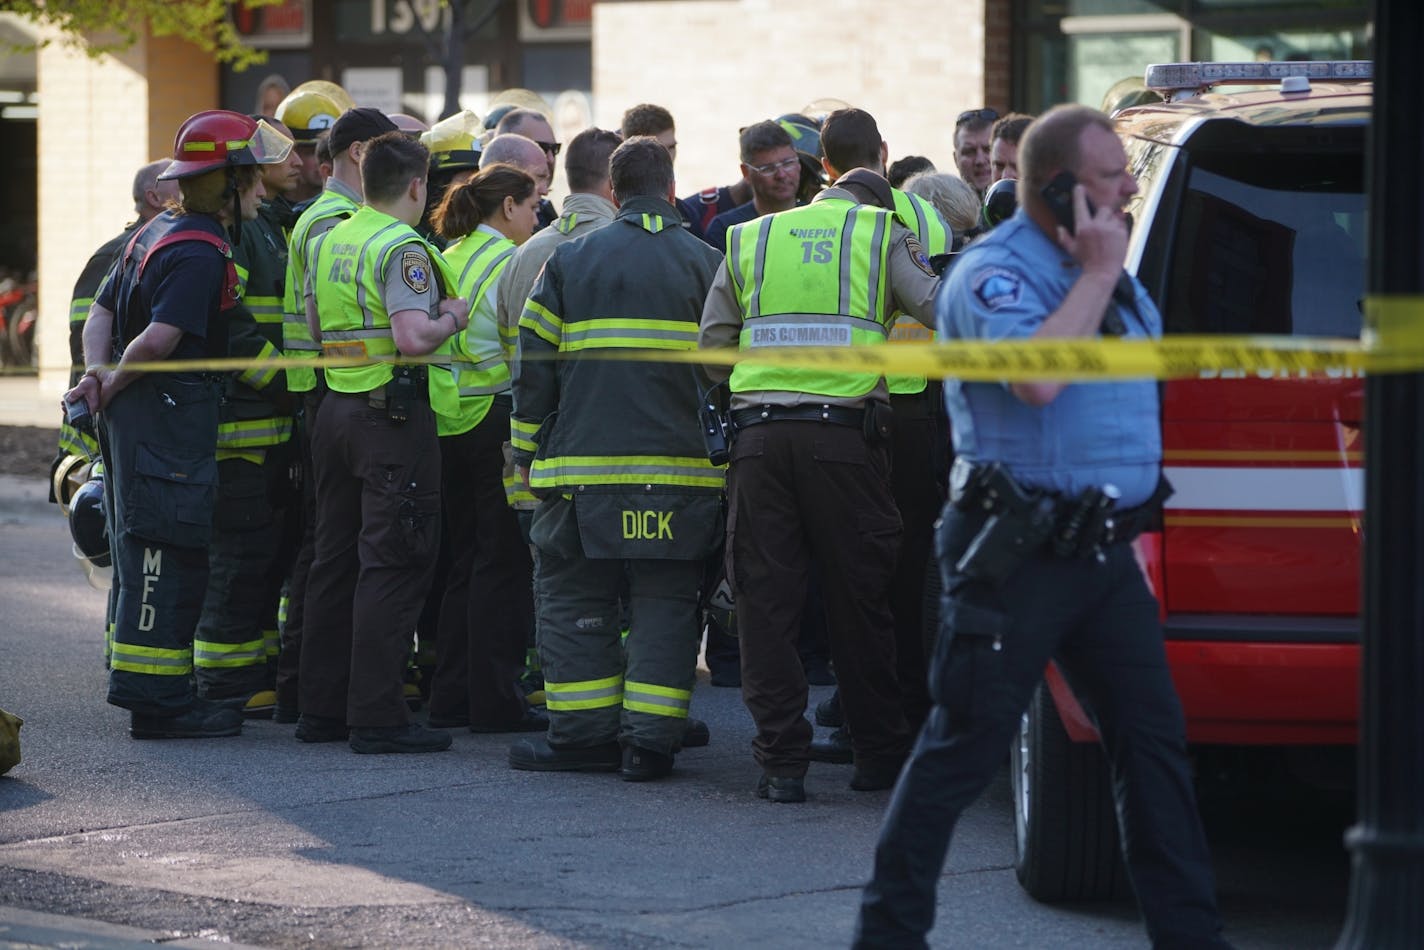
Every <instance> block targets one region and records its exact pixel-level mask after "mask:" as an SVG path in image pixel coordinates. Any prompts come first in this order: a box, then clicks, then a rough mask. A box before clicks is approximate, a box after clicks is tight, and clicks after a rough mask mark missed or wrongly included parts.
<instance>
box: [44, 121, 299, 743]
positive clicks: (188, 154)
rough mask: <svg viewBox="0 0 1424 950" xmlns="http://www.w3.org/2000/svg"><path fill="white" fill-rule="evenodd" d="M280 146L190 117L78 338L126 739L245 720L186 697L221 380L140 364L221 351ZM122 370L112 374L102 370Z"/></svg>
mask: <svg viewBox="0 0 1424 950" xmlns="http://www.w3.org/2000/svg"><path fill="white" fill-rule="evenodd" d="M291 144H292V143H291V141H290V140H288V139H286V138H285V137H283V136H281V135H279V134H278V133H276V132H274V131H273V130H272V129H271V128H270V127H268V126H267V125H266V123H263V122H254V121H253V120H251V119H249V118H248V117H247V116H244V115H240V114H238V113H235V112H224V111H211V112H200V113H198V114H196V115H194V116H192V117H190V118H189V119H188V120H187V121H186V122H184V123H183V125H182V126H181V127H180V128H179V130H178V135H177V138H176V140H175V142H174V148H173V151H174V161H173V164H172V165H170V166H169V167H168V169H167V170H166V171H165V172H164V173H163V174H164V177H166V178H170V179H177V180H178V183H179V188H180V190H181V192H182V199H181V203H180V207H179V209H178V210H175V211H168V212H165V213H163V214H161V215H159V216H158V217H157V218H155V219H154V220H153V221H151V222H150V223H149V224H148V225H147V226H146V227H144V228H143V229H142V230H140V231H139V232H138V233H137V234H135V235H134V237H133V238H132V239H131V240H130V242H129V244H128V246H127V248H126V249H125V251H124V254H123V257H122V258H121V259H120V261H119V262H118V263H117V264H116V265H115V269H114V270H113V271H112V272H111V273H110V276H109V277H108V278H107V279H106V280H105V283H104V286H103V288H102V290H101V291H100V293H99V297H98V299H96V300H95V302H94V306H93V307H92V308H91V310H90V314H89V318H88V320H87V321H86V322H85V326H84V355H85V359H86V362H87V363H88V364H89V368H88V369H86V370H85V376H84V378H83V379H82V380H80V382H79V384H78V385H77V386H76V387H75V388H74V389H72V390H70V392H69V393H67V394H66V396H65V398H66V400H69V401H73V400H78V399H83V400H85V401H86V402H87V403H88V405H89V406H90V408H91V409H92V410H94V411H98V412H100V413H101V416H100V428H99V434H100V445H101V448H102V451H103V456H104V463H105V470H106V472H107V479H108V488H109V492H108V504H109V505H110V512H109V514H110V515H111V517H110V521H109V523H110V527H111V531H110V537H111V543H112V546H113V562H114V565H115V571H116V573H117V575H118V577H119V587H120V593H119V597H118V603H117V613H116V619H115V628H114V642H113V654H112V657H111V661H110V674H109V702H111V703H113V704H114V705H116V706H121V707H123V708H125V709H128V710H129V711H130V714H131V720H130V734H131V735H132V736H133V737H134V738H136V739H150V738H174V737H193V738H206V737H212V736H230V735H236V734H237V733H238V732H239V731H240V730H241V728H242V715H241V713H240V712H238V711H236V710H232V709H224V708H221V707H216V706H214V705H212V704H211V703H209V702H207V701H206V700H201V699H198V698H197V697H196V696H195V695H194V692H193V686H192V681H191V676H190V674H191V673H192V671H193V628H194V626H195V625H196V623H197V621H198V614H199V609H200V607H201V604H202V595H203V590H204V589H205V587H206V585H207V574H208V560H207V545H208V541H209V538H210V534H211V528H212V516H213V502H214V490H215V487H216V483H217V463H216V461H215V458H214V453H215V450H216V438H217V423H218V418H217V413H218V402H219V399H220V396H221V388H220V386H221V383H220V377H216V376H210V375H206V374H199V373H193V372H174V373H163V374H154V375H149V374H145V373H141V372H136V371H134V370H132V369H130V368H129V367H130V366H131V365H132V364H134V363H138V362H150V361H155V360H166V359H175V360H183V359H202V358H205V357H208V358H211V357H221V356H223V355H225V353H226V344H227V340H226V326H225V323H226V319H225V311H226V310H228V309H230V308H231V306H232V305H233V303H234V302H235V301H236V291H237V281H236V275H235V272H234V270H233V267H232V264H231V250H230V246H229V243H228V241H229V229H232V230H234V231H235V230H236V229H237V228H238V227H239V226H240V224H241V222H242V221H243V220H244V219H247V218H251V217H253V216H255V215H256V213H257V204H258V201H259V200H260V199H261V197H262V195H263V190H262V183H261V178H260V176H259V173H258V168H257V167H256V166H258V165H260V164H267V163H271V162H280V161H282V160H284V159H285V158H286V156H287V153H288V151H289V150H290V148H291ZM112 362H117V366H115V367H114V368H113V369H107V368H105V366H106V364H109V363H112Z"/></svg>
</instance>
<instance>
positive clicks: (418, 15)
mask: <svg viewBox="0 0 1424 950" xmlns="http://www.w3.org/2000/svg"><path fill="white" fill-rule="evenodd" d="M451 2H453V3H462V2H464V0H451ZM449 19H450V10H449V9H448V8H447V7H446V5H445V4H443V3H441V2H440V0H371V32H372V33H374V34H375V35H377V36H379V35H381V34H382V33H397V34H402V35H403V34H406V33H409V32H411V31H412V30H416V31H419V32H423V33H434V32H436V31H437V30H443V29H444V28H445V26H446V24H447V23H448V21H449Z"/></svg>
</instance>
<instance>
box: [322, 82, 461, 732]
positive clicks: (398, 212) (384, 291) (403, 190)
mask: <svg viewBox="0 0 1424 950" xmlns="http://www.w3.org/2000/svg"><path fill="white" fill-rule="evenodd" d="M354 111H358V112H359V111H361V110H354ZM348 114H349V113H348ZM343 118H345V117H344V116H343ZM382 118H385V117H384V116H382ZM387 121H389V120H387ZM341 133H342V128H341V126H340V125H338V126H337V127H336V128H335V129H333V131H332V135H333V137H334V138H333V142H332V149H333V151H334V152H336V153H337V154H340V153H341V151H342V150H343V145H344V144H345V143H344V140H343V138H342V135H341ZM363 145H364V147H363V149H362V155H361V186H362V192H363V194H364V196H365V201H366V203H365V205H364V206H363V207H362V208H361V209H360V210H358V211H357V212H356V213H355V214H353V215H352V216H351V217H350V218H348V219H346V220H345V221H342V222H341V223H340V224H338V225H336V226H335V227H334V228H332V229H331V230H330V231H327V232H326V233H325V234H323V235H321V236H320V237H319V238H316V239H315V241H313V242H312V244H311V245H310V247H309V248H308V255H309V258H310V265H311V266H310V267H309V269H308V271H307V288H308V289H307V293H306V308H307V324H308V328H309V329H310V330H311V332H312V337H313V338H314V339H317V340H319V341H320V342H321V344H322V347H323V352H325V353H330V354H332V355H337V356H349V357H383V358H385V360H384V361H380V362H368V363H364V364H362V365H357V366H352V367H335V366H331V367H327V368H326V370H325V374H326V383H327V393H326V395H325V397H323V399H322V401H321V406H320V407H319V408H318V410H317V417H316V420H315V422H314V424H313V427H312V463H313V478H314V481H315V488H316V499H317V517H316V557H315V560H314V561H313V562H312V566H311V573H310V577H309V579H308V586H307V604H306V627H305V630H304V632H303V642H302V656H301V679H300V699H299V702H300V704H301V717H300V719H299V720H298V722H297V731H296V736H297V738H298V739H300V740H302V741H303V742H331V741H340V740H342V739H346V738H347V737H348V727H349V738H350V744H351V749H352V751H355V752H360V753H379V752H436V751H440V750H442V749H448V748H449V747H450V734H449V733H447V732H438V731H434V730H430V729H426V728H425V727H423V726H420V725H418V724H416V723H414V722H412V721H411V720H410V713H409V711H408V710H407V708H406V704H405V698H404V695H403V687H402V679H403V672H404V667H405V661H406V656H407V652H408V650H409V648H410V636H411V631H412V630H414V629H415V622H416V618H417V617H418V615H419V613H420V607H421V603H422V602H423V601H424V599H425V595H426V592H427V590H428V589H429V586H430V578H431V572H432V570H433V568H434V564H435V554H436V549H437V547H438V545H439V538H440V450H439V446H438V444H437V441H436V439H437V437H436V432H435V413H434V411H433V410H432V409H431V405H430V402H431V397H430V393H429V388H428V381H427V374H426V372H425V367H424V366H422V365H419V364H398V365H396V364H392V362H390V360H389V358H391V357H395V356H400V355H404V356H423V355H426V354H429V353H432V352H433V351H434V350H435V349H437V348H438V347H439V346H440V345H441V344H443V343H444V342H445V341H446V340H448V339H449V338H450V337H451V336H452V335H454V334H456V333H458V332H460V331H461V330H463V329H464V328H465V326H466V322H467V321H466V311H467V307H466V305H465V303H464V302H463V301H462V300H461V299H459V298H458V297H454V298H448V297H445V296H444V293H445V292H446V291H445V288H453V287H455V285H456V281H455V280H454V279H452V276H451V275H449V274H448V273H445V272H444V262H443V260H442V259H441V258H440V255H439V252H438V251H435V250H434V249H433V248H431V247H430V246H429V245H428V244H426V243H425V241H424V240H423V239H422V238H421V237H420V235H419V234H417V233H416V232H415V230H414V226H415V225H416V224H417V223H419V221H420V216H421V214H422V213H423V212H424V211H425V189H426V175H428V174H429V170H430V153H429V152H428V151H426V148H425V146H423V145H421V144H420V143H419V142H416V141H414V140H412V139H410V138H409V137H407V136H406V135H404V134H402V133H401V132H398V131H392V132H387V133H385V134H383V135H380V136H377V137H376V138H375V139H372V140H370V141H369V142H365V143H363ZM450 292H452V293H453V292H454V291H453V290H451V291H450ZM441 376H443V377H444V379H445V381H446V382H447V383H448V381H449V379H450V376H449V373H437V374H436V375H435V377H434V378H435V379H437V380H438V379H439V378H440V377H441Z"/></svg>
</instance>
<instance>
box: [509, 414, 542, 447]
mask: <svg viewBox="0 0 1424 950" xmlns="http://www.w3.org/2000/svg"><path fill="white" fill-rule="evenodd" d="M540 425H541V423H538V422H531V421H529V420H527V419H518V418H515V417H514V416H510V418H509V444H510V445H512V446H514V448H516V449H518V450H519V451H521V452H533V451H534V450H535V449H537V448H538V446H537V445H536V444H535V442H534V437H535V436H537V435H538V434H539V426H540Z"/></svg>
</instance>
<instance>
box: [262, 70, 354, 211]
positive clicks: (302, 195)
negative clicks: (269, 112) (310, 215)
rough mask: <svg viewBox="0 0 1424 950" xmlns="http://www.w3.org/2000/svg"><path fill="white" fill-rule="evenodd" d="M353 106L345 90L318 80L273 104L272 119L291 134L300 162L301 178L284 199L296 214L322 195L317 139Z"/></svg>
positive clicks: (300, 87) (294, 90)
mask: <svg viewBox="0 0 1424 950" xmlns="http://www.w3.org/2000/svg"><path fill="white" fill-rule="evenodd" d="M355 105H356V104H355V103H354V102H352V101H351V96H350V95H348V94H347V93H346V90H344V89H342V88H341V87H340V86H338V85H336V84H335V83H329V82H324V81H322V80H313V81H311V82H304V83H302V84H301V85H300V86H298V87H297V88H295V89H293V90H292V91H291V92H290V93H289V94H288V95H287V97H286V98H285V99H283V100H282V101H281V102H279V103H278V104H277V111H276V112H275V113H273V118H275V119H276V120H277V121H278V122H281V123H282V124H283V125H285V126H286V127H287V128H288V129H290V130H291V132H292V138H293V140H294V141H295V142H296V152H297V155H298V156H299V157H300V158H301V160H302V174H301V178H300V180H299V181H298V183H297V187H296V188H294V189H293V190H292V191H291V193H290V194H289V195H288V199H289V200H290V201H291V202H292V203H293V205H294V206H295V207H296V210H297V212H298V213H300V212H301V211H302V210H304V209H305V206H306V204H307V203H308V202H310V201H311V200H312V199H314V198H316V197H317V196H318V195H320V194H321V191H322V180H321V170H320V165H319V163H318V162H317V157H316V143H317V139H319V138H320V137H321V136H322V135H324V134H325V133H326V132H327V131H328V130H330V129H331V127H332V126H333V125H335V124H336V120H337V119H338V118H340V117H341V115H342V114H343V113H345V112H346V111H348V110H350V109H352V108H355Z"/></svg>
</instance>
